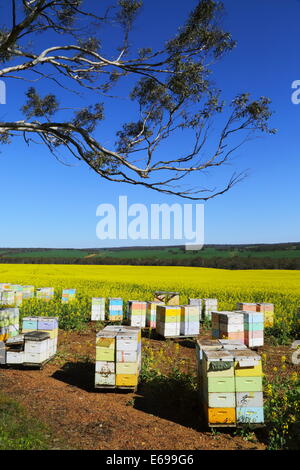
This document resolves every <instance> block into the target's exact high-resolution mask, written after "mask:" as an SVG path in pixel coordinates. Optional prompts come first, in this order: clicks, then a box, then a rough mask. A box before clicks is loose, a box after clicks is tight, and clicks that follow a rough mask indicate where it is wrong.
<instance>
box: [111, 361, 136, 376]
mask: <svg viewBox="0 0 300 470" xmlns="http://www.w3.org/2000/svg"><path fill="white" fill-rule="evenodd" d="M137 373H138V363H137V362H117V364H116V374H117V375H122V374H123V375H128V374H135V375H136V374H137Z"/></svg>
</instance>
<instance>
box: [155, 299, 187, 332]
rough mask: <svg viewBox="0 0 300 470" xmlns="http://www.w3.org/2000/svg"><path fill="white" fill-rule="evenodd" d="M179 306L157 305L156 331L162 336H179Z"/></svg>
mask: <svg viewBox="0 0 300 470" xmlns="http://www.w3.org/2000/svg"><path fill="white" fill-rule="evenodd" d="M180 320H181V307H179V306H175V305H158V307H157V310H156V332H157V333H158V334H159V335H161V336H163V337H164V338H168V337H176V336H180Z"/></svg>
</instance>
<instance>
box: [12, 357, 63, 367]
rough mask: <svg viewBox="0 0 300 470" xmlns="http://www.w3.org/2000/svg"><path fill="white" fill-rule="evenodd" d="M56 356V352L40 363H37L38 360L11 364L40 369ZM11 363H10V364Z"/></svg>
mask: <svg viewBox="0 0 300 470" xmlns="http://www.w3.org/2000/svg"><path fill="white" fill-rule="evenodd" d="M54 357H55V354H54V355H53V356H51V357H49V358H48V359H46V360H45V361H43V362H40V363H36V362H23V364H11V365H12V366H13V365H20V366H23V367H31V368H35V369H39V370H42V369H43V368H44V366H45V365H46V364H48V362H50V361H51V360H52V359H53V358H54ZM8 365H9V364H8Z"/></svg>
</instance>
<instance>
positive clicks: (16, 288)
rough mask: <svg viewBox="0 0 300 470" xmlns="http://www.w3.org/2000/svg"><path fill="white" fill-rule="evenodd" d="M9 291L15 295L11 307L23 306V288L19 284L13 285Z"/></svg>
mask: <svg viewBox="0 0 300 470" xmlns="http://www.w3.org/2000/svg"><path fill="white" fill-rule="evenodd" d="M9 290H10V291H12V292H13V293H14V301H13V302H12V303H11V305H15V306H16V307H18V306H20V305H22V300H23V287H22V286H20V285H18V284H11V285H10V289H9Z"/></svg>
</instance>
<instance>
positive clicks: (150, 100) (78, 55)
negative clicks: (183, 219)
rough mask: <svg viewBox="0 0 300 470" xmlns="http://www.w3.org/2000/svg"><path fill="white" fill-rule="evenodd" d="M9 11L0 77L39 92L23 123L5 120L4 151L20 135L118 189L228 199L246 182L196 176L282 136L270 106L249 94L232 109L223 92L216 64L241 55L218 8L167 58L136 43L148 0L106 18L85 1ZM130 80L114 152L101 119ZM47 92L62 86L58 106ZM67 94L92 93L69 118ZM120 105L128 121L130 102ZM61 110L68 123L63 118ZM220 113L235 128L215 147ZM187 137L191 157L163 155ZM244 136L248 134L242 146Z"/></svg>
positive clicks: (119, 5) (33, 0)
mask: <svg viewBox="0 0 300 470" xmlns="http://www.w3.org/2000/svg"><path fill="white" fill-rule="evenodd" d="M112 1H113V0H112ZM0 7H2V10H3V9H4V8H5V12H6V13H7V15H5V17H6V21H5V23H4V24H1V30H0V79H7V80H6V81H8V80H11V81H14V82H20V80H23V81H25V82H28V85H27V87H28V86H29V88H28V89H27V91H26V90H24V92H25V96H24V104H23V106H22V107H21V112H22V119H20V120H17V121H12V122H6V121H1V122H0V139H1V143H2V144H5V143H10V142H11V140H12V138H13V137H15V136H22V137H23V138H24V139H25V141H26V142H27V143H28V144H32V143H35V142H36V141H39V140H41V141H42V142H43V144H45V145H46V146H47V147H48V148H49V150H50V151H51V152H52V153H53V154H54V155H55V156H56V157H57V158H60V157H59V155H60V154H62V155H66V154H71V155H72V156H73V157H74V158H76V159H79V160H83V161H84V162H86V163H87V165H89V166H90V167H91V168H92V169H93V170H94V171H95V172H96V173H97V174H98V175H99V176H101V177H102V178H105V179H107V180H109V181H114V182H126V183H129V184H132V185H142V186H144V187H147V188H151V189H154V190H156V191H161V192H164V193H168V194H175V195H178V196H181V197H183V198H187V199H194V200H207V199H210V198H212V197H214V196H216V195H218V194H222V193H224V192H225V191H227V190H228V189H230V188H231V187H232V186H233V185H234V184H235V183H236V182H237V181H239V180H240V179H241V178H242V177H243V174H234V175H232V177H231V178H230V180H229V181H226V182H224V186H223V187H221V188H217V189H216V188H214V189H211V188H204V187H202V186H201V185H200V183H199V186H198V187H190V186H189V185H188V183H187V181H188V180H187V178H188V176H189V175H190V174H193V173H195V174H197V176H199V178H198V180H199V181H200V175H201V174H205V173H206V172H207V171H208V170H217V169H218V167H220V166H222V165H224V164H226V163H227V162H228V161H229V159H230V157H231V155H232V154H233V152H234V151H235V150H237V148H238V147H239V146H240V145H241V144H242V143H243V142H245V141H246V140H247V139H248V138H249V136H250V135H251V134H252V133H256V132H257V131H260V132H266V133H274V132H275V130H274V129H270V128H269V126H268V121H269V118H270V116H271V112H270V109H269V105H270V100H269V99H268V98H265V97H260V98H258V99H256V100H254V101H252V100H251V98H250V96H249V94H247V93H244V94H240V95H239V96H236V97H235V98H234V99H233V100H232V102H231V104H229V105H228V106H226V108H225V104H224V103H223V102H222V101H221V98H220V91H219V90H218V89H217V88H216V87H215V86H214V84H213V81H212V77H211V67H212V64H214V63H215V61H217V60H219V59H221V58H222V57H223V56H224V54H225V53H227V52H229V51H230V50H231V49H233V47H234V46H235V42H234V41H233V39H232V38H231V35H230V34H229V33H228V32H225V31H223V29H222V27H221V23H222V15H223V5H222V3H220V2H217V1H213V0H201V1H199V2H198V4H197V5H196V6H195V8H194V9H193V10H192V11H191V13H190V15H189V17H188V18H187V19H186V21H185V22H184V23H183V24H182V26H181V27H180V28H179V29H178V31H177V32H174V35H173V37H171V38H170V39H169V40H168V41H167V42H165V43H164V45H163V47H162V48H161V49H160V50H154V49H152V48H151V44H142V38H141V39H140V41H141V44H133V43H132V42H131V31H132V28H133V25H134V23H135V21H136V20H138V17H139V15H142V14H143V5H142V1H139V0H119V1H117V2H115V3H114V4H112V5H111V7H109V8H107V9H106V10H105V9H104V8H103V2H101V1H97V2H91V1H85V0H0ZM2 21H3V20H2ZM116 26H118V27H119V28H120V30H121V31H122V40H121V41H120V44H119V46H118V47H116V50H115V52H112V51H111V50H109V52H108V51H107V50H106V48H105V47H104V46H103V45H102V44H103V42H102V41H103V40H104V39H105V40H106V41H107V28H112V30H111V31H112V35H113V34H115V28H116ZM103 27H105V28H106V29H105V33H103ZM102 33H103V35H104V36H105V38H102V37H101V34H102ZM45 44H47V47H45ZM149 46H150V47H149ZM125 80H126V83H130V84H131V90H130V92H129V98H130V99H131V100H132V101H133V103H134V104H135V110H136V117H135V119H133V120H131V121H129V122H124V124H123V126H122V127H121V129H119V130H116V137H115V144H113V145H112V146H111V147H109V148H107V147H106V146H105V145H104V143H103V142H104V141H105V140H106V138H105V135H103V134H102V131H101V121H103V120H104V119H105V108H106V107H107V106H109V102H110V100H109V98H111V99H116V97H113V96H111V93H112V90H113V89H114V87H115V88H116V87H118V85H119V83H121V84H122V81H125ZM41 82H43V87H44V86H45V82H48V83H49V89H51V91H52V89H53V90H55V89H56V88H57V89H59V88H61V87H62V88H63V89H64V90H63V93H61V94H60V97H59V99H58V98H57V96H56V94H57V91H56V94H55V93H49V94H46V95H45V94H44V95H43V94H41V93H39V86H40V84H41ZM91 91H92V93H91ZM66 93H75V94H76V93H77V94H78V93H81V96H82V94H83V96H85V94H86V101H85V102H86V105H85V106H84V107H82V108H81V109H75V110H74V109H67V108H66V107H64V103H63V96H65V95H66ZM91 96H92V98H91ZM103 97H105V98H103ZM127 98H128V97H127ZM91 99H92V102H90V103H89V102H88V100H91ZM104 102H105V105H104ZM119 104H120V109H121V111H122V113H123V114H124V116H126V101H124V99H123V101H122V100H120V102H119ZM61 109H65V112H64V119H63V120H60V119H59V118H58V116H60V115H61V113H60V110H61ZM16 111H17V112H19V110H16ZM219 115H220V116H221V117H223V116H226V118H225V119H224V124H223V128H222V130H221V131H220V133H219V135H217V137H216V136H215V135H214V137H213V141H212V139H211V137H210V129H211V126H212V122H213V121H214V118H217V119H219V117H218V116H219ZM65 116H68V117H67V118H66V117H65ZM0 119H2V118H1V116H0ZM184 134H188V136H189V138H188V139H187V142H188V144H187V147H188V146H189V148H186V153H185V154H182V153H178V154H177V153H176V152H175V150H174V145H173V146H171V147H170V148H172V149H173V150H172V151H165V150H164V151H162V150H161V145H162V144H164V149H166V148H168V147H167V146H166V145H165V144H166V143H168V142H169V141H172V138H174V137H176V136H177V137H178V135H181V136H183V135H184ZM235 135H241V141H239V143H236V142H237V140H236V139H235ZM233 138H234V139H233ZM233 142H234V144H233ZM208 143H209V145H207V144H208ZM161 155H163V157H162V156H161Z"/></svg>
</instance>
